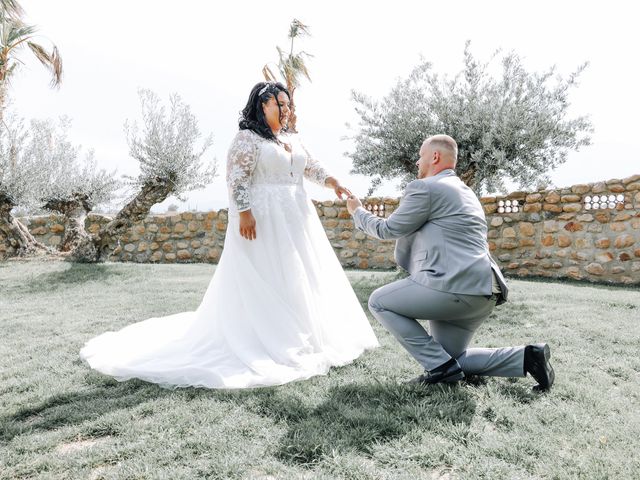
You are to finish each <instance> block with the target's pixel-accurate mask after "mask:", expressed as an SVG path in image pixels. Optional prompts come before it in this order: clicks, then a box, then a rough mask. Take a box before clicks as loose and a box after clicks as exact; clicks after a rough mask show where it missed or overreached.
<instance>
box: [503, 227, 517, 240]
mask: <svg viewBox="0 0 640 480" xmlns="http://www.w3.org/2000/svg"><path fill="white" fill-rule="evenodd" d="M502 238H516V231H515V229H513V228H512V227H507V228H505V229H503V230H502Z"/></svg>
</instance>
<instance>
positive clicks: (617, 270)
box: [611, 267, 625, 275]
mask: <svg viewBox="0 0 640 480" xmlns="http://www.w3.org/2000/svg"><path fill="white" fill-rule="evenodd" d="M624 272H625V268H624V267H613V268H612V269H611V274H612V275H618V274H620V273H624Z"/></svg>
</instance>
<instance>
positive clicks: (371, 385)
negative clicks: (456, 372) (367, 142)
mask: <svg viewBox="0 0 640 480" xmlns="http://www.w3.org/2000/svg"><path fill="white" fill-rule="evenodd" d="M214 268H215V267H214V266H211V265H135V264H104V265H73V264H69V263H63V262H43V261H37V262H13V261H12V262H6V263H0V327H1V330H0V478H1V479H26V478H39V479H40V478H55V479H66V478H69V479H76V478H82V479H84V478H87V479H101V478H104V479H111V478H118V479H121V478H122V479H124V478H126V479H147V478H149V479H172V480H173V479H196V478H211V479H235V478H249V479H263V480H266V479H298V478H304V479H330V478H345V479H347V478H348V479H386V478H388V479H417V478H424V479H436V478H444V479H453V478H486V479H500V478H506V479H520V478H557V479H569V478H585V479H592V478H593V479H604V478H611V479H633V478H640V454H638V447H639V445H640V438H639V436H640V356H639V354H638V353H639V352H638V350H639V346H640V292H638V291H634V290H630V289H617V288H612V287H603V286H593V285H579V284H575V283H574V284H563V283H543V282H533V281H517V280H512V281H511V282H510V285H511V296H510V299H511V301H510V302H509V303H507V304H505V305H504V306H502V307H499V308H498V309H497V310H496V311H495V313H494V314H493V315H492V317H491V318H490V320H489V321H488V322H487V324H486V325H485V326H484V327H483V328H481V330H480V332H479V333H478V335H477V336H476V338H475V345H481V346H502V345H518V344H524V343H530V342H536V341H543V340H544V341H548V342H549V343H550V344H551V346H552V360H553V364H554V367H555V369H556V375H557V376H556V385H555V386H554V388H553V389H552V390H551V391H550V392H548V393H546V394H537V393H535V392H532V391H531V386H532V385H533V384H534V382H533V380H532V379H530V378H526V379H496V378H489V379H486V380H485V379H476V380H473V381H470V382H465V383H461V384H460V385H456V386H441V385H435V386H432V387H428V388H425V387H413V386H407V385H403V384H402V382H403V381H404V380H406V379H408V378H411V377H412V376H415V375H417V374H419V373H420V369H419V368H418V365H417V364H415V363H414V362H413V361H412V359H411V358H410V357H409V356H408V355H407V354H406V353H405V352H404V350H402V348H401V347H400V346H399V344H398V343H397V342H396V341H395V340H393V338H392V337H391V336H390V335H389V334H388V333H387V332H386V331H385V330H384V329H383V328H381V327H380V326H379V325H378V324H377V322H375V321H374V320H372V323H373V325H374V328H375V330H376V333H377V335H378V338H379V339H380V342H381V348H379V349H377V350H374V351H371V352H368V353H366V354H365V355H363V356H362V357H361V358H360V359H358V360H357V361H355V362H354V363H353V364H351V365H348V366H345V367H342V368H336V369H333V370H332V371H331V372H330V373H329V374H328V375H327V376H322V377H316V378H313V379H311V380H308V381H305V382H298V383H293V384H289V385H285V386H280V387H272V388H264V389H255V390H244V391H220V390H204V389H192V388H190V389H180V390H167V389H162V388H159V387H157V386H155V385H152V384H148V383H145V382H142V381H129V382H124V383H119V382H116V381H114V380H112V379H110V378H109V377H106V376H103V375H100V374H98V373H96V372H93V371H91V370H89V368H88V367H87V366H86V365H85V364H83V363H82V362H81V361H80V360H79V358H78V351H79V349H80V348H81V346H82V345H83V343H84V342H85V341H86V340H88V339H89V338H90V337H92V336H94V335H97V334H99V333H102V332H104V331H106V330H113V329H118V328H120V327H122V326H124V325H127V324H129V323H132V322H135V321H138V320H142V319H145V318H148V317H152V316H159V315H165V314H171V313H175V312H180V311H184V310H192V309H194V308H195V307H196V306H197V305H198V303H199V301H200V299H201V297H202V295H203V294H204V291H205V289H206V287H207V284H208V281H209V279H210V278H211V275H212V273H213V272H214ZM348 275H349V278H350V280H351V283H352V284H353V286H354V288H355V290H356V293H357V294H358V297H359V298H360V300H361V302H362V304H363V306H364V307H365V308H366V299H367V297H368V295H369V293H370V292H371V291H372V290H373V289H374V288H376V287H377V286H379V285H382V284H384V283H386V282H389V281H390V280H391V279H393V277H394V274H392V273H368V272H348ZM370 318H371V317H370ZM265 320H266V319H265Z"/></svg>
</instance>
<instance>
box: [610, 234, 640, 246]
mask: <svg viewBox="0 0 640 480" xmlns="http://www.w3.org/2000/svg"><path fill="white" fill-rule="evenodd" d="M634 243H636V241H635V239H634V238H633V237H632V236H631V235H629V234H623V235H619V236H617V237H616V239H615V242H614V245H615V247H616V248H627V247H630V246H631V245H633V244H634Z"/></svg>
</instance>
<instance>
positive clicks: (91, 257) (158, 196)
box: [72, 179, 173, 262]
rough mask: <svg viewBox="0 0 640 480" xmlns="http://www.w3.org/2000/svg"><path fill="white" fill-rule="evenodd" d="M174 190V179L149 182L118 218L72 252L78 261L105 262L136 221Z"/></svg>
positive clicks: (74, 258) (144, 216)
mask: <svg viewBox="0 0 640 480" xmlns="http://www.w3.org/2000/svg"><path fill="white" fill-rule="evenodd" d="M172 193H173V184H172V182H171V181H163V180H160V179H157V180H156V182H153V183H147V184H146V185H144V186H143V187H142V190H140V192H139V193H138V194H137V195H136V196H135V198H134V199H133V200H131V201H130V202H129V203H128V204H127V205H125V206H124V207H123V208H122V210H120V211H119V212H118V214H117V215H116V217H115V218H114V219H113V220H111V221H110V222H109V223H107V224H106V225H105V226H104V227H103V228H102V229H101V230H100V231H99V232H98V233H97V234H96V235H95V236H88V237H87V238H83V239H82V241H81V242H80V244H79V245H78V246H77V247H76V248H75V250H74V251H73V253H72V258H73V260H75V261H78V262H100V261H104V260H105V259H106V258H107V257H108V256H109V253H110V247H111V245H113V244H114V243H116V242H117V241H118V238H119V237H121V236H122V235H124V234H125V233H126V232H127V230H129V229H130V228H131V227H133V225H134V224H136V223H138V222H141V221H142V220H144V219H145V218H146V217H147V215H149V211H150V210H151V207H153V206H154V205H155V204H156V203H160V202H162V201H164V200H165V199H166V198H167V197H168V196H169V195H171V194H172Z"/></svg>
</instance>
